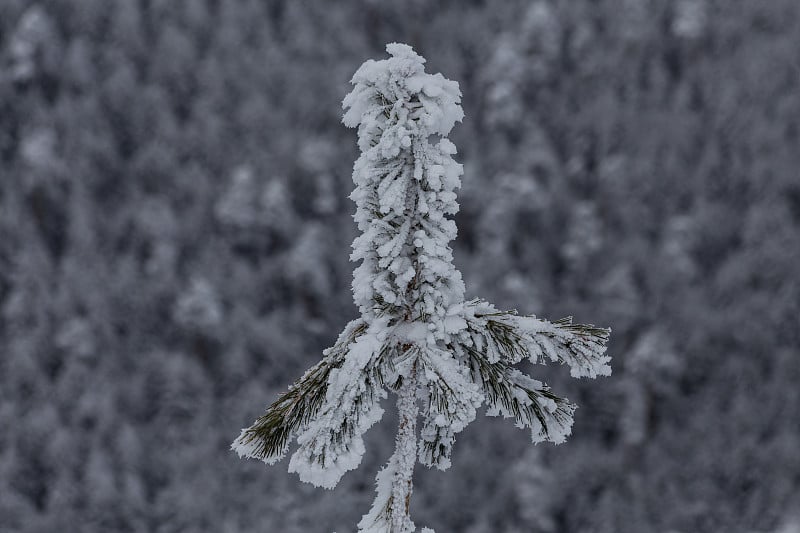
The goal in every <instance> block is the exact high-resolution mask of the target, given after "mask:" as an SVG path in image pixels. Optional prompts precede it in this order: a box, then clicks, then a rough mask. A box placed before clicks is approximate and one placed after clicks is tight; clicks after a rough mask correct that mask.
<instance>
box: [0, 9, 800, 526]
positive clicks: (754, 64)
mask: <svg viewBox="0 0 800 533" xmlns="http://www.w3.org/2000/svg"><path fill="white" fill-rule="evenodd" d="M390 41H403V42H407V43H409V44H412V45H413V46H414V47H415V48H416V49H417V50H418V51H419V52H420V53H421V54H422V55H424V56H425V57H427V58H428V61H429V62H428V70H429V71H431V72H437V71H441V72H442V73H443V74H444V75H445V76H447V77H448V78H451V79H454V80H457V81H459V82H460V84H461V89H462V92H463V94H464V110H465V113H466V118H465V120H464V123H463V124H462V125H459V126H457V127H456V129H455V131H454V134H453V136H452V139H453V141H454V142H455V143H456V145H457V146H458V147H459V156H458V157H459V160H460V161H461V162H462V163H464V165H465V176H464V186H463V189H462V191H461V193H460V202H461V206H462V209H461V212H460V213H459V214H458V216H457V222H458V226H459V230H460V231H459V238H458V239H457V241H456V242H455V254H456V264H457V266H458V267H459V268H460V269H461V270H462V272H463V273H464V278H465V281H466V284H467V290H468V295H470V296H481V297H485V298H488V299H489V300H491V301H493V302H495V303H496V304H497V305H498V306H501V305H502V306H505V307H507V308H517V309H519V310H520V311H522V312H526V313H536V314H538V315H541V316H544V317H550V318H553V319H555V318H558V317H561V316H564V315H568V314H574V315H575V319H576V320H578V321H581V322H590V323H596V324H600V325H609V326H611V327H613V329H614V333H613V335H612V340H611V345H610V352H611V353H612V355H613V356H614V361H613V367H614V375H613V376H612V377H611V378H606V379H603V380H598V381H592V382H575V381H572V380H570V379H569V377H568V373H567V372H564V371H563V369H559V368H542V369H540V370H537V372H538V375H543V376H544V377H545V379H547V380H548V381H549V382H550V384H551V385H553V386H554V388H556V387H557V390H558V391H559V392H564V393H565V394H566V395H567V396H568V397H569V398H570V399H571V400H572V401H574V402H576V403H578V404H579V405H580V406H581V408H580V409H579V410H578V412H577V414H576V423H575V428H574V436H573V438H572V439H571V440H570V441H568V443H567V444H565V445H562V446H558V447H555V446H551V445H539V446H536V447H534V446H532V445H531V444H530V443H529V436H528V435H527V434H526V433H525V432H522V431H518V430H516V429H514V428H513V427H511V426H509V425H508V424H504V423H503V422H502V421H500V420H493V419H483V420H481V421H480V422H479V423H476V424H473V425H472V426H470V428H469V429H468V430H467V431H465V432H464V433H463V434H462V435H461V437H460V439H459V440H458V442H457V443H456V447H455V451H454V460H453V464H454V466H453V468H452V469H451V470H450V471H448V472H446V473H440V472H436V471H427V470H425V469H424V468H422V467H419V469H418V471H417V482H416V490H415V494H414V498H413V500H412V505H413V514H414V516H415V518H416V519H417V522H418V523H419V524H423V525H428V526H432V527H435V528H436V529H437V530H438V531H441V532H442V533H444V532H459V533H484V532H486V533H495V532H501V533H529V532H535V533H556V532H558V533H573V532H574V533H595V532H596V533H642V532H659V533H696V532H726V533H739V532H742V533H751V532H758V533H762V532H764V533H788V532H796V531H798V530H800V513H798V510H800V386H799V385H798V384H800V323H799V320H798V317H799V316H800V275H799V274H800V150H799V148H800V55H798V46H800V2H798V1H797V0H770V1H769V2H761V1H755V0H675V1H663V0H592V1H590V0H575V1H556V0H554V1H546V0H538V1H519V0H511V1H505V2H490V1H488V0H469V1H467V0H442V1H433V0H431V1H423V0H409V1H404V2H379V1H377V0H374V1H366V0H365V1H358V2H356V1H348V2H326V1H324V0H302V1H289V0H271V1H260V0H240V1H237V0H114V1H111V0H81V1H80V2H78V1H68V0H46V1H44V0H43V1H40V2H33V1H30V0H1V1H0V530H2V531H3V532H6V531H8V532H16V531H20V532H52V531H59V530H62V531H81V532H100V531H102V532H108V531H121V532H159V533H161V532H164V533H166V532H176V533H177V532H197V531H213V532H224V533H228V532H231V533H232V532H256V531H259V532H262V531H263V532H283V533H299V532H329V531H331V530H333V529H338V531H340V532H343V531H350V530H352V529H353V524H355V523H356V522H357V520H358V518H359V517H360V515H361V514H362V513H364V512H366V511H367V509H368V507H369V503H370V502H371V500H372V498H373V479H374V475H375V472H376V470H377V469H378V467H379V465H381V464H383V463H384V462H385V460H386V458H387V457H388V455H389V454H390V453H391V449H392V441H393V438H394V426H393V423H392V421H391V420H387V421H386V422H385V423H384V424H383V425H382V426H380V427H379V428H376V429H374V430H373V431H372V432H371V433H370V435H369V442H368V454H367V456H366V458H365V461H364V464H363V465H362V468H361V469H359V470H358V471H356V472H354V473H350V474H348V475H347V476H346V477H345V480H344V481H343V483H342V484H340V485H339V487H338V488H337V489H336V490H335V491H333V492H326V491H322V490H320V489H314V488H313V487H311V486H308V485H304V484H302V483H300V482H299V481H298V480H297V478H296V477H294V476H290V475H288V474H287V473H286V464H285V463H282V464H281V465H279V466H276V467H272V468H267V467H265V466H264V465H263V464H260V463H258V462H254V461H243V460H239V459H238V458H236V456H235V455H234V454H233V453H231V452H229V451H228V446H229V444H230V442H231V441H232V440H233V438H234V437H236V436H237V435H238V433H239V430H240V428H242V427H244V426H246V425H248V424H250V423H251V422H252V420H253V419H254V418H255V417H256V416H258V415H259V414H261V413H262V412H263V409H264V407H265V406H266V405H267V404H268V403H270V402H272V401H273V400H274V399H275V397H276V395H277V394H278V393H279V392H280V391H282V390H284V389H285V387H286V386H287V385H288V384H289V383H290V382H291V381H292V380H294V379H295V378H297V377H298V376H299V375H300V374H301V372H302V371H303V370H304V369H305V368H306V367H308V366H310V364H312V363H313V362H314V361H316V360H318V358H319V357H320V356H321V350H322V349H323V348H325V347H327V346H329V345H331V344H332V343H333V341H334V340H335V336H336V334H337V333H338V332H339V330H340V329H341V327H342V326H343V324H344V323H345V321H346V320H347V319H349V318H352V317H353V316H354V315H355V314H356V309H355V307H354V305H353V304H352V300H351V294H350V280H351V271H352V268H353V266H354V265H352V264H350V263H349V262H348V255H349V252H350V250H349V246H350V242H351V240H352V238H353V237H354V235H355V227H354V224H353V222H352V220H351V214H352V212H353V211H354V206H353V205H352V203H351V202H350V201H349V200H348V199H347V195H348V194H349V192H350V190H351V189H352V182H351V180H350V174H351V168H352V164H353V162H354V160H355V158H356V155H357V153H356V143H355V133H354V132H352V131H349V130H347V129H345V128H344V127H343V126H342V125H341V123H340V116H341V99H342V97H343V96H344V95H345V94H346V93H347V92H348V91H349V87H350V86H349V84H348V82H349V79H350V77H351V76H352V74H353V72H354V71H355V70H356V68H357V67H358V66H359V65H360V64H361V63H362V62H363V61H364V60H366V59H368V58H379V57H384V51H383V49H384V45H385V44H386V43H387V42H390ZM543 372H544V373H543ZM387 407H389V406H387Z"/></svg>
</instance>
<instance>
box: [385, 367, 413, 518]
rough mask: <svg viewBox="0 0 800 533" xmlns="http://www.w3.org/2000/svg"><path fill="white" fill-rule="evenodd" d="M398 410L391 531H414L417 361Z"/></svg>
mask: <svg viewBox="0 0 800 533" xmlns="http://www.w3.org/2000/svg"><path fill="white" fill-rule="evenodd" d="M397 412H398V414H399V419H400V420H399V426H398V429H397V439H396V441H395V452H394V455H395V457H394V459H395V461H396V463H395V465H396V470H395V472H394V476H393V478H392V516H391V525H392V529H391V533H412V532H413V531H414V523H413V522H412V521H411V515H410V513H409V508H410V504H411V492H412V491H413V488H414V483H413V475H414V465H415V464H416V462H417V416H418V414H419V405H418V404H417V371H416V363H415V364H414V366H413V367H412V369H411V373H410V375H409V376H408V377H407V378H406V379H404V380H403V384H402V385H401V387H400V390H399V391H398V393H397Z"/></svg>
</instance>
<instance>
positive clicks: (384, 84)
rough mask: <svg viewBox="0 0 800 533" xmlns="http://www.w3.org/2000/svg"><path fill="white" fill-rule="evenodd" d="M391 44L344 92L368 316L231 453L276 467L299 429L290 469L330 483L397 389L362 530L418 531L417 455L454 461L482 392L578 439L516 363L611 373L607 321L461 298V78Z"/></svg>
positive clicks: (438, 463)
mask: <svg viewBox="0 0 800 533" xmlns="http://www.w3.org/2000/svg"><path fill="white" fill-rule="evenodd" d="M386 49H387V51H388V52H389V55H390V56H391V57H390V58H389V59H384V60H381V61H373V60H370V61H367V62H366V63H364V64H363V65H362V66H361V68H359V69H358V71H357V72H356V73H355V75H354V76H353V79H352V83H353V85H354V87H353V90H352V92H351V93H350V94H348V95H347V96H346V97H345V99H344V103H343V106H344V109H345V113H344V123H345V124H346V125H347V126H350V127H357V128H358V145H359V148H360V150H361V155H360V157H359V158H358V160H357V161H356V163H355V166H354V169H353V182H354V183H355V190H354V191H353V193H352V194H351V195H350V198H351V199H352V200H353V201H355V203H356V213H355V215H354V219H355V221H356V223H357V224H358V228H359V230H360V231H361V235H359V236H358V237H357V238H356V239H355V241H354V242H353V253H352V255H351V259H352V260H353V261H360V262H361V264H360V265H359V266H358V267H357V268H356V269H355V273H354V276H353V295H354V300H355V303H356V305H357V306H358V308H359V310H360V311H361V315H362V316H361V318H360V319H359V320H357V321H354V322H351V324H350V325H349V326H348V327H347V328H346V329H345V331H344V332H343V333H342V335H341V336H340V337H339V339H338V340H337V342H336V344H335V345H334V346H333V347H332V348H330V349H328V350H327V351H326V352H325V354H324V355H325V356H324V358H323V360H322V361H321V362H320V363H318V364H317V365H316V366H314V367H313V368H312V369H311V370H309V371H308V372H307V373H306V374H305V375H304V376H303V377H302V378H301V379H300V380H299V381H298V382H297V383H295V385H294V386H293V387H292V388H291V389H290V390H289V391H288V392H287V393H285V394H284V395H283V396H281V397H280V398H279V399H278V400H277V401H276V402H275V403H274V404H273V405H272V406H270V407H269V408H268V410H267V413H266V414H265V415H264V416H262V417H261V418H259V419H258V420H257V421H256V423H255V424H254V425H253V426H251V427H250V428H246V429H245V430H243V431H242V434H241V435H240V436H239V438H238V439H237V440H236V441H235V442H234V444H233V448H234V450H236V451H237V452H238V453H239V454H240V455H241V456H247V457H254V458H258V459H261V460H264V461H265V462H267V463H270V464H271V463H273V462H275V461H277V460H278V459H280V458H281V457H283V455H284V454H285V453H286V451H287V450H288V446H289V440H290V439H291V438H294V437H296V440H297V444H298V449H297V451H296V452H295V453H294V454H293V455H292V458H291V460H290V462H289V471H290V472H296V473H298V474H299V476H300V479H301V480H303V481H307V482H310V483H313V484H314V485H317V486H321V487H325V488H332V487H334V486H335V485H336V484H337V483H338V482H339V480H340V479H341V477H342V475H343V474H344V473H345V472H347V471H348V470H352V469H354V468H356V467H357V466H358V464H359V463H360V462H361V458H362V457H363V455H364V442H363V438H362V436H363V434H364V432H365V431H366V430H367V429H369V427H371V426H372V425H373V424H374V423H376V422H377V421H378V420H379V419H380V418H381V416H382V415H383V409H382V408H381V407H380V405H379V403H380V400H381V399H383V398H385V397H386V395H387V389H389V390H391V391H393V392H395V393H396V394H397V397H398V400H397V409H398V414H399V417H398V419H399V422H398V433H397V438H396V441H395V451H394V453H393V454H392V456H391V458H390V459H389V462H388V464H387V465H386V467H385V468H383V469H382V470H381V471H380V473H379V474H378V476H377V480H376V483H377V496H376V499H375V502H374V503H373V506H372V508H371V510H370V512H369V513H367V514H366V515H364V517H363V518H362V520H361V522H360V524H359V531H362V532H387V531H391V532H396V533H411V532H413V531H415V526H414V523H413V522H412V521H411V518H410V516H409V505H410V504H409V502H410V498H411V494H412V489H413V483H412V478H413V472H414V465H415V464H416V462H417V461H418V460H419V461H420V462H421V463H423V464H424V465H426V466H435V467H436V468H439V469H441V470H445V469H447V468H448V467H449V466H450V463H451V459H450V458H451V454H452V447H453V444H454V442H455V435H456V434H457V433H459V432H461V431H462V430H463V429H464V428H465V427H466V426H467V425H468V424H469V423H470V422H472V421H473V420H474V419H475V416H476V413H477V410H478V409H479V408H480V407H481V405H483V404H484V402H485V403H486V404H487V414H489V415H490V416H503V417H508V418H513V419H514V421H515V423H516V425H517V426H518V427H520V428H525V429H527V430H529V431H530V432H531V435H532V440H533V441H534V442H540V441H550V442H554V443H560V442H563V441H564V440H565V439H566V437H567V436H568V435H569V434H570V432H571V428H572V422H573V416H572V415H573V412H574V411H575V406H574V405H572V404H571V403H569V402H568V401H567V400H565V399H563V398H560V397H558V396H556V395H554V394H552V393H551V392H550V389H549V388H548V387H547V385H545V384H544V383H542V382H540V381H537V380H535V379H533V378H531V377H529V376H527V375H525V374H523V373H522V372H520V371H519V370H517V369H516V368H514V365H516V364H517V363H520V362H522V361H523V360H529V361H530V362H532V363H539V364H545V363H559V364H565V365H567V366H569V367H570V371H571V374H572V376H573V377H591V378H594V377H597V376H606V375H609V374H610V372H611V368H610V366H609V364H608V363H609V361H610V358H609V357H607V356H605V355H603V354H604V352H605V343H606V340H607V338H608V330H606V329H602V328H595V327H594V326H586V325H581V324H572V321H571V319H569V318H567V319H562V320H560V321H557V322H548V321H546V320H542V319H538V318H536V317H533V316H521V315H518V314H516V312H507V311H499V310H497V309H496V308H495V307H494V306H492V305H491V304H489V303H487V302H484V301H482V300H471V301H465V298H464V284H463V282H462V278H461V274H460V272H459V271H458V270H457V269H456V268H455V266H454V265H453V252H452V249H451V248H450V244H449V243H450V241H452V240H453V239H454V238H455V236H456V225H455V223H454V222H453V221H452V220H451V219H449V218H448V216H452V215H454V214H455V213H456V212H457V211H458V204H457V203H456V192H455V191H456V190H457V189H458V188H459V187H460V186H461V174H462V167H461V165H460V164H458V163H456V162H455V160H454V159H453V155H455V153H456V149H455V146H454V145H453V143H451V142H450V141H449V140H448V139H447V137H446V136H447V135H448V134H449V132H450V130H451V129H452V128H453V126H454V125H455V123H456V122H459V121H460V120H461V119H462V117H463V113H462V111H461V107H460V105H459V102H460V99H461V93H460V91H459V88H458V84H457V83H455V82H453V81H450V80H447V79H445V78H444V77H443V76H442V75H441V74H428V73H426V72H425V70H424V64H425V60H424V59H423V58H422V57H420V56H419V55H418V54H416V53H415V52H414V51H413V50H412V49H411V48H410V47H409V46H407V45H404V44H397V43H394V44H390V45H388V46H387V48H386ZM420 410H421V411H422V412H421V413H420ZM420 415H421V417H422V424H421V429H420V432H419V435H417V431H416V426H417V419H418V418H419V417H420ZM427 531H431V530H427Z"/></svg>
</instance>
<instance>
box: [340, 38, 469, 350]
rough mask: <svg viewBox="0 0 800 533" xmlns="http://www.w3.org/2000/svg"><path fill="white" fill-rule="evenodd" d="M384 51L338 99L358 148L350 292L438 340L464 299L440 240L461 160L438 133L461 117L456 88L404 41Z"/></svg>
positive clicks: (449, 230)
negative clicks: (419, 326) (356, 230)
mask: <svg viewBox="0 0 800 533" xmlns="http://www.w3.org/2000/svg"><path fill="white" fill-rule="evenodd" d="M386 50H387V51H388V52H389V54H390V55H391V56H392V57H390V58H389V59H384V60H381V61H373V60H369V61H367V62H366V63H364V64H363V65H362V66H361V68H359V69H358V71H357V72H356V73H355V75H354V76H353V80H352V83H353V84H354V85H355V87H354V88H353V91H352V92H351V93H350V94H349V95H347V97H345V99H344V108H345V109H346V112H345V114H344V123H345V124H346V125H347V126H350V127H356V126H357V127H358V144H359V147H360V148H361V151H362V154H361V157H360V158H359V159H358V161H356V164H355V168H354V171H353V181H354V182H355V185H356V189H355V191H353V193H352V195H351V196H350V197H351V199H353V200H354V201H355V202H356V206H357V210H356V214H355V217H354V218H355V220H356V222H357V223H358V227H359V229H360V230H361V231H362V232H363V233H362V235H361V236H360V237H358V238H357V239H356V240H355V242H354V243H353V254H352V256H351V259H353V260H362V264H361V265H360V266H359V267H358V268H357V269H356V271H355V274H354V281H353V293H354V299H355V302H356V305H358V307H359V309H360V310H361V312H362V314H363V316H364V317H365V318H367V319H368V320H369V318H370V317H375V316H385V315H388V316H391V317H393V318H394V319H395V320H404V321H421V322H424V323H425V324H426V327H427V328H428V329H429V330H430V335H432V336H434V337H435V338H437V339H441V338H444V336H445V335H446V334H447V324H446V317H447V315H448V312H449V311H451V310H452V309H453V308H454V306H457V305H458V304H460V303H462V302H463V300H464V284H463V282H462V280H461V274H460V273H459V272H458V270H456V269H455V267H454V266H453V264H452V260H453V254H452V250H451V249H450V247H449V245H448V243H449V242H450V241H451V240H452V239H454V238H455V236H456V226H455V223H454V222H453V221H452V220H449V219H447V218H446V217H447V216H448V215H452V214H455V213H456V212H457V211H458V204H457V203H456V194H455V190H456V189H457V188H458V187H460V185H461V173H462V167H461V165H460V164H458V163H456V162H455V161H454V160H453V158H452V156H453V154H455V153H456V149H455V146H454V145H453V143H451V142H450V141H449V140H447V139H446V138H444V136H446V135H447V134H448V133H449V132H450V130H451V129H452V128H453V125H454V124H455V123H456V122H458V121H460V120H461V119H462V118H463V116H464V113H463V111H462V110H461V106H460V105H459V102H460V101H461V92H460V91H459V89H458V83H456V82H454V81H450V80H448V79H445V78H444V77H443V76H442V75H441V74H428V73H426V72H425V69H424V63H425V60H424V59H423V58H422V57H420V56H419V55H418V54H416V53H415V52H414V51H413V50H412V49H411V47H410V46H408V45H405V44H397V43H393V44H390V45H388V46H387V47H386ZM423 333H424V335H425V336H428V332H422V331H415V332H414V334H416V335H421V334H423ZM432 340H433V339H432Z"/></svg>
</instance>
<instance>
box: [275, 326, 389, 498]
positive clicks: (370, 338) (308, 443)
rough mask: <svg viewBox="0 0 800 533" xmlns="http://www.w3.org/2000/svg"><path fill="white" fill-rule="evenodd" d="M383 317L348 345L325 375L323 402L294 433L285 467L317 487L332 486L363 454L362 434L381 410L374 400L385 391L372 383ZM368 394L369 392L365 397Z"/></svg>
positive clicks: (383, 331)
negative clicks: (342, 357)
mask: <svg viewBox="0 0 800 533" xmlns="http://www.w3.org/2000/svg"><path fill="white" fill-rule="evenodd" d="M385 327H386V321H384V320H379V321H376V322H374V323H373V325H372V326H371V327H370V328H369V329H368V330H367V332H365V333H364V334H363V335H361V336H360V337H359V338H358V340H356V341H355V342H354V343H353V344H351V345H350V349H349V351H348V353H347V357H346V358H345V360H344V363H343V364H342V366H341V367H340V368H336V369H333V370H332V371H331V372H330V375H329V377H328V389H327V393H326V395H325V402H324V404H323V406H322V408H321V409H320V412H319V414H318V415H317V417H316V419H315V420H314V421H313V422H312V423H311V424H309V426H308V427H307V428H306V429H305V431H303V432H302V433H300V435H299V436H298V437H297V444H299V446H300V447H299V449H298V450H297V451H296V452H295V453H294V455H292V459H291V461H290V462H289V471H290V472H297V474H298V475H299V476H300V479H301V480H303V481H306V482H308V483H312V484H314V485H316V486H318V487H325V488H333V487H335V486H336V484H337V483H338V482H339V480H340V479H341V477H342V475H344V473H345V472H347V471H348V470H352V469H354V468H356V467H357V466H358V465H359V463H361V457H362V456H363V455H364V451H365V450H364V441H363V439H362V435H363V434H364V433H365V432H366V430H367V429H369V428H370V427H371V426H372V425H373V424H375V422H377V421H378V420H380V419H381V417H382V416H383V409H382V408H381V407H380V404H379V403H378V400H380V399H382V398H384V397H386V393H385V391H384V390H383V389H382V388H381V387H380V386H379V385H378V384H377V383H374V379H375V378H374V374H372V373H371V368H374V367H375V366H376V363H377V361H376V358H377V357H378V356H379V354H380V352H381V350H382V346H383V340H384V336H385ZM365 395H369V396H370V397H369V398H365Z"/></svg>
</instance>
